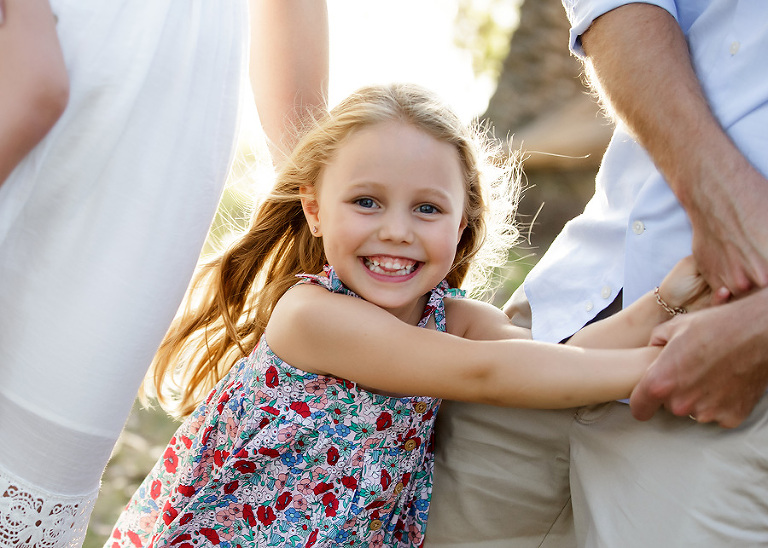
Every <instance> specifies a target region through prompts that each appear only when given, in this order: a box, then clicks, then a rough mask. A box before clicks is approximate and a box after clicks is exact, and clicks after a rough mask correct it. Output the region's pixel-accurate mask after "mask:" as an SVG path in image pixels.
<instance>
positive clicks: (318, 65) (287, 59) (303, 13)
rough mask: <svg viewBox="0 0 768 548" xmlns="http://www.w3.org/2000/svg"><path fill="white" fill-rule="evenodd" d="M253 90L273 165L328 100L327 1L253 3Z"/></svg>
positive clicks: (253, 0) (268, 0)
mask: <svg viewBox="0 0 768 548" xmlns="http://www.w3.org/2000/svg"><path fill="white" fill-rule="evenodd" d="M250 8H251V67H250V73H251V87H252V89H253V96H254V99H255V101H256V108H257V109H258V111H259V119H260V121H261V125H262V127H263V128H264V132H265V133H266V135H267V141H268V143H269V147H270V151H271V152H272V159H273V161H274V163H275V165H279V164H280V163H282V161H283V159H284V158H285V157H286V156H287V155H288V154H289V153H290V152H291V149H292V148H293V145H294V144H295V141H296V131H295V129H296V128H295V124H296V123H297V122H298V121H299V120H300V118H301V116H302V115H304V114H305V113H306V110H307V109H310V110H311V109H315V108H323V107H325V106H326V103H327V96H328V64H329V61H328V47H329V46H328V12H327V6H326V2H325V0H251V2H250Z"/></svg>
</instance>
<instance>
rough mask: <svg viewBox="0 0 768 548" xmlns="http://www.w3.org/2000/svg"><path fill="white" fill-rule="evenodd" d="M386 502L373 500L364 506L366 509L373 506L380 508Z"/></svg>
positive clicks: (370, 508)
mask: <svg viewBox="0 0 768 548" xmlns="http://www.w3.org/2000/svg"><path fill="white" fill-rule="evenodd" d="M386 503H387V501H386V500H374V501H373V502H372V503H370V504H369V505H368V506H366V507H365V509H366V510H373V509H374V508H381V507H382V506H384V505H385V504H386Z"/></svg>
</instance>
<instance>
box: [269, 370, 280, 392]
mask: <svg viewBox="0 0 768 548" xmlns="http://www.w3.org/2000/svg"><path fill="white" fill-rule="evenodd" d="M278 384H280V381H279V380H278V379H277V369H276V368H275V366H274V365H270V366H269V369H267V386H269V387H270V388H274V387H275V386H277V385H278Z"/></svg>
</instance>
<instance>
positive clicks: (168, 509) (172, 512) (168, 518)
mask: <svg viewBox="0 0 768 548" xmlns="http://www.w3.org/2000/svg"><path fill="white" fill-rule="evenodd" d="M178 515H179V511H178V510H176V508H174V507H173V506H171V503H170V501H169V502H166V503H165V506H164V507H163V521H164V522H165V524H166V525H170V524H171V522H172V521H173V520H175V519H176V516H178Z"/></svg>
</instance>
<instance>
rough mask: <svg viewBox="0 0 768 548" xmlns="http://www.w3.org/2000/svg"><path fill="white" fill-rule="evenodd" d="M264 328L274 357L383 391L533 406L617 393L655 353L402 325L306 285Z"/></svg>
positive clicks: (297, 289) (279, 307) (292, 293)
mask: <svg viewBox="0 0 768 548" xmlns="http://www.w3.org/2000/svg"><path fill="white" fill-rule="evenodd" d="M266 336H267V341H268V342H269V344H270V346H271V348H272V350H273V351H274V352H275V353H276V354H277V355H278V356H280V357H281V358H282V359H284V360H285V361H286V362H288V363H290V364H291V365H294V366H296V367H299V368H300V369H303V370H306V371H310V372H316V373H319V374H330V375H335V376H338V377H342V378H345V379H349V380H352V381H354V382H357V383H359V384H361V385H363V386H367V387H371V388H374V389H377V390H382V391H386V392H392V393H402V394H418V395H428V396H434V397H441V398H447V399H454V400H465V401H475V402H483V403H489V404H494V405H505V406H513V407H534V408H566V407H572V406H577V405H587V404H593V403H598V402H603V401H609V400H614V399H619V398H625V397H627V396H628V395H629V393H630V392H631V390H632V388H633V387H634V385H635V384H636V383H637V381H638V380H639V378H640V376H641V375H642V373H643V372H644V371H645V369H646V368H647V367H648V365H649V364H650V363H651V361H652V359H653V358H654V357H655V356H656V355H657V354H658V349H657V348H653V347H648V348H642V349H631V350H593V349H590V350H587V349H581V348H574V347H568V346H564V345H556V344H547V343H540V342H535V341H530V340H502V341H471V340H467V339H463V338H461V337H457V336H454V335H450V334H447V333H439V332H436V331H432V330H429V329H423V328H419V327H414V326H410V325H407V324H405V323H403V322H401V321H400V320H398V319H397V318H395V317H394V316H392V315H391V314H389V313H388V312H386V311H384V310H382V309H380V308H378V307H376V306H375V305H372V304H370V303H368V302H365V301H363V300H361V299H356V298H353V297H348V296H345V295H338V294H333V293H329V292H328V291H327V290H325V289H323V288H319V287H316V286H309V285H304V286H298V287H295V288H293V289H291V290H290V291H288V292H287V293H286V294H285V295H284V296H283V298H282V299H281V300H280V301H279V302H278V304H277V306H276V307H275V310H274V312H273V314H272V318H271V319H270V322H269V325H268V326H267V329H266Z"/></svg>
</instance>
